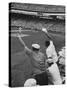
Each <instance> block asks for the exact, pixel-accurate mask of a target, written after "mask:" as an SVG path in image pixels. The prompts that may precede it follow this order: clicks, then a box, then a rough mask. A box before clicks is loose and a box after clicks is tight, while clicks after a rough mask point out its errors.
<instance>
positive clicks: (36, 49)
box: [19, 36, 48, 85]
mask: <svg viewBox="0 0 67 90" xmlns="http://www.w3.org/2000/svg"><path fill="white" fill-rule="evenodd" d="M19 40H20V42H21V43H22V45H23V47H24V51H25V53H26V54H27V55H28V56H29V57H30V58H31V64H32V66H33V76H34V78H35V79H36V80H37V84H38V85H48V76H47V73H46V55H44V54H43V53H42V52H40V45H39V44H32V50H31V49H29V48H28V47H27V46H26V45H25V43H24V41H23V40H22V39H21V37H20V36H19Z"/></svg>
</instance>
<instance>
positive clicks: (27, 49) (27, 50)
mask: <svg viewBox="0 0 67 90" xmlns="http://www.w3.org/2000/svg"><path fill="white" fill-rule="evenodd" d="M19 40H20V42H21V44H22V45H23V47H24V51H25V52H26V54H28V55H30V54H31V52H32V51H31V50H30V49H29V48H28V47H27V46H26V44H25V43H24V41H23V39H22V38H21V37H20V36H19Z"/></svg>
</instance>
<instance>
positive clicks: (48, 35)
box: [42, 28, 52, 40]
mask: <svg viewBox="0 0 67 90" xmlns="http://www.w3.org/2000/svg"><path fill="white" fill-rule="evenodd" d="M42 31H43V32H45V34H46V35H47V37H48V38H49V39H50V40H52V37H51V35H50V34H49V33H48V31H47V29H46V28H43V29H42Z"/></svg>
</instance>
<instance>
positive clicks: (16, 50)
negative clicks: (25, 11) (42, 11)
mask: <svg viewBox="0 0 67 90" xmlns="http://www.w3.org/2000/svg"><path fill="white" fill-rule="evenodd" d="M39 20H40V22H39ZM26 21H27V22H26ZM20 22H21V23H20ZM24 22H25V23H24ZM34 22H35V23H34ZM53 22H54V25H53V26H52V27H51V29H50V28H49V29H48V32H49V34H50V35H51V36H52V40H53V42H54V44H55V47H56V51H57V52H58V51H59V50H60V49H61V48H62V47H63V46H65V24H64V21H61V23H60V21H51V20H41V19H34V20H32V19H30V23H29V20H27V19H25V20H24V19H23V18H22V19H17V18H16V19H14V20H13V22H12V25H14V26H23V25H24V27H25V26H26V28H30V30H29V29H26V30H27V31H26V30H25V29H22V32H21V36H23V34H27V35H29V36H24V37H22V39H23V40H24V42H25V44H26V45H27V46H28V47H29V48H30V49H31V45H32V43H38V44H40V46H41V51H42V52H43V53H45V46H44V43H45V40H48V38H47V36H46V35H45V33H43V32H41V31H33V30H32V29H31V27H33V29H35V28H37V29H41V28H42V27H46V28H47V27H48V26H49V25H50V24H53ZM39 23H40V24H39ZM41 23H42V24H41ZM35 24H36V25H35ZM54 28H55V29H54ZM11 31H13V32H11V76H12V80H11V83H12V86H14V87H15V86H16V87H17V86H23V84H24V82H25V80H26V79H28V78H30V77H32V75H31V74H32V66H31V63H30V58H29V57H28V56H27V55H26V54H25V52H23V51H24V48H23V47H22V44H21V42H20V41H19V39H18V37H17V34H18V33H19V31H17V32H16V28H14V29H12V30H11ZM58 31H60V33H59V32H58Z"/></svg>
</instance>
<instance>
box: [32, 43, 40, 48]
mask: <svg viewBox="0 0 67 90" xmlns="http://www.w3.org/2000/svg"><path fill="white" fill-rule="evenodd" d="M32 47H33V48H35V49H40V45H39V44H32Z"/></svg>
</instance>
